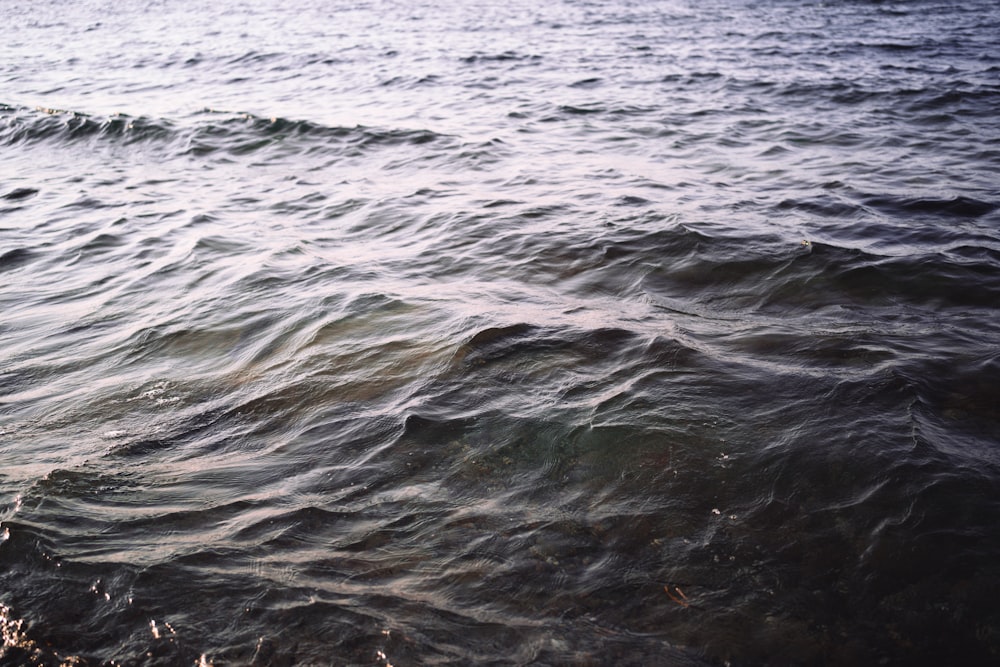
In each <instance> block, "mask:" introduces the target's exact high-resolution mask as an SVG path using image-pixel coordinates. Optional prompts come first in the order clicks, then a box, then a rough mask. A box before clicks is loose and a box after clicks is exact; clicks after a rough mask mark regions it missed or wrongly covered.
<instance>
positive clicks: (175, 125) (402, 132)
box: [0, 105, 450, 199]
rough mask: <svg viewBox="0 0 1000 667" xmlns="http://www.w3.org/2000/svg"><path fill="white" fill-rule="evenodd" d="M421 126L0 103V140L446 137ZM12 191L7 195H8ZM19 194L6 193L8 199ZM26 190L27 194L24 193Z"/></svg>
mask: <svg viewBox="0 0 1000 667" xmlns="http://www.w3.org/2000/svg"><path fill="white" fill-rule="evenodd" d="M449 139H450V138H449V137H447V136H446V135H442V134H438V133H436V132H433V131H431V130H427V129H402V128H378V127H366V126H362V125H357V126H354V127H342V126H330V125H324V124H322V123H316V122H313V121H308V120H296V119H290V118H282V117H273V118H266V117H262V116H257V115H254V114H251V113H234V112H226V111H215V110H212V109H205V110H204V111H202V112H201V113H200V114H197V115H196V116H195V120H194V121H193V122H187V123H180V122H178V121H175V120H171V119H166V118H150V117H146V116H130V115H126V114H115V115H111V116H91V115H89V114H86V113H81V112H78V111H69V110H63V109H46V108H33V109H32V108H27V107H16V106H10V105H0V145H3V146H23V145H33V144H38V143H53V144H56V145H61V144H74V143H78V142H106V143H109V144H124V145H130V144H159V145H165V146H171V147H173V148H176V149H177V150H179V151H180V152H182V153H188V154H194V155H207V154H212V153H216V152H224V153H228V154H233V155H246V154H250V153H255V152H257V151H260V150H262V149H265V148H268V147H272V146H275V145H283V146H289V145H291V147H292V148H293V149H294V150H299V151H309V152H314V151H317V150H324V149H325V150H334V151H338V152H344V153H347V154H357V153H362V152H364V151H367V150H369V149H372V148H378V147H383V146H397V145H401V144H410V145H420V144H427V143H432V142H438V141H448V140H449ZM12 195H13V196H12ZM19 196H21V195H16V193H9V194H8V195H7V198H8V199H16V198H18V197H19ZM24 196H27V195H24Z"/></svg>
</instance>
